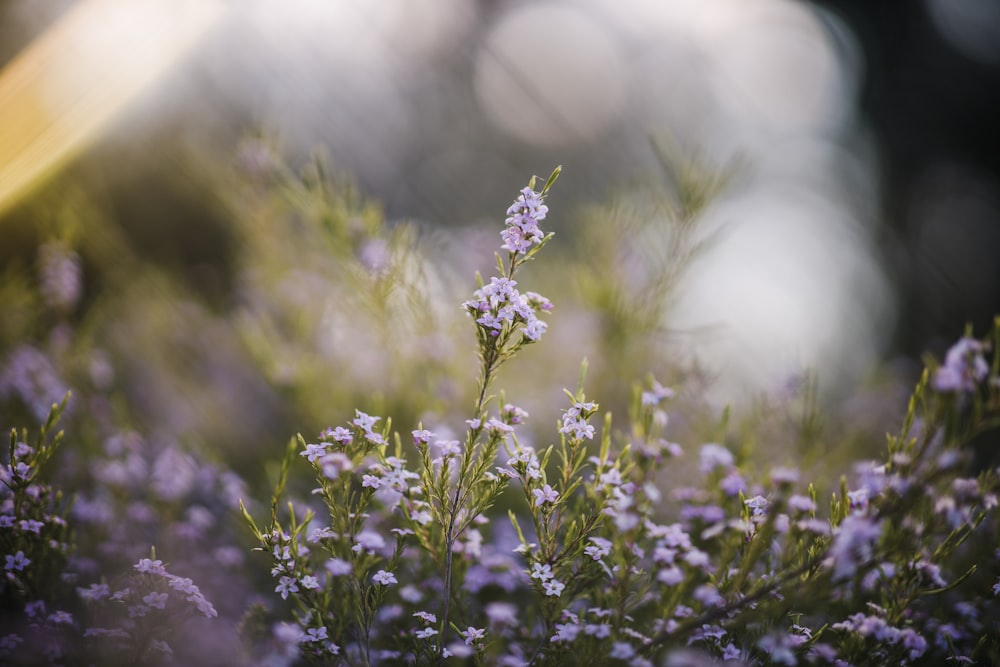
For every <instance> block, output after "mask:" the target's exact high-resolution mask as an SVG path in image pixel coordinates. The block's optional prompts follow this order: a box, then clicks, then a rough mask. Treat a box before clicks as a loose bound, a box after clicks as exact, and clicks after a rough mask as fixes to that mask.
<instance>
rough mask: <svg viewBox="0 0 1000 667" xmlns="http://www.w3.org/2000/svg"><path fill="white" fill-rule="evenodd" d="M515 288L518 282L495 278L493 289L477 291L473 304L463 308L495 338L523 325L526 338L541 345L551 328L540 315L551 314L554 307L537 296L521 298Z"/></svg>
mask: <svg viewBox="0 0 1000 667" xmlns="http://www.w3.org/2000/svg"><path fill="white" fill-rule="evenodd" d="M515 285H517V281H516V280H510V279H509V278H497V277H496V276H494V277H493V278H491V279H490V284H489V285H484V286H482V287H480V288H479V289H477V290H476V291H475V293H474V294H473V298H472V300H471V301H466V302H465V303H464V304H462V306H463V307H464V308H465V309H466V310H467V311H468V312H469V314H471V315H472V316H473V317H475V318H476V323H477V324H478V325H479V326H480V327H482V328H483V329H484V330H486V331H488V332H489V335H491V336H494V337H497V336H500V334H501V333H503V332H504V329H505V327H506V328H507V329H508V330H509V329H511V328H513V327H514V326H517V325H521V326H522V327H523V329H522V331H523V334H524V338H525V339H527V340H529V341H532V342H534V341H537V340H538V339H540V338H541V337H542V334H543V333H545V330H546V329H547V328H548V324H546V323H545V321H544V320H541V319H539V318H538V314H539V312H540V311H547V310H551V309H552V304H551V303H550V302H549V300H548V299H546V298H545V297H543V296H541V295H540V294H535V293H534V292H526V293H525V294H521V293H520V292H518V291H517V289H516V288H515Z"/></svg>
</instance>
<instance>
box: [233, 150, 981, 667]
mask: <svg viewBox="0 0 1000 667" xmlns="http://www.w3.org/2000/svg"><path fill="white" fill-rule="evenodd" d="M557 175H558V170H557V171H556V172H554V173H553V175H552V177H550V179H549V180H548V182H547V183H546V184H545V186H543V187H542V189H541V190H539V191H535V190H534V185H533V184H530V185H529V187H528V188H526V189H524V190H523V191H522V192H521V194H520V196H519V197H518V199H517V201H515V203H514V204H513V205H512V206H511V207H510V209H509V210H508V218H507V221H506V227H505V229H504V231H503V233H502V239H503V246H502V249H503V250H504V251H506V257H502V256H501V255H499V254H498V255H497V257H496V259H497V272H498V274H499V275H497V276H494V277H492V278H491V279H490V282H489V283H485V282H484V281H482V280H479V287H478V289H477V290H476V292H475V293H474V295H473V298H472V299H470V300H468V301H466V302H465V303H464V304H463V308H464V309H465V310H466V312H468V313H469V314H470V315H471V317H472V318H473V319H474V320H475V325H476V334H477V343H478V350H479V360H480V371H479V384H478V391H477V396H476V400H475V403H474V409H473V415H472V418H471V419H469V420H467V428H466V429H465V436H464V439H463V440H461V441H460V440H451V439H438V436H437V435H436V434H435V433H434V432H432V431H430V430H427V429H425V428H424V427H423V425H422V424H418V425H417V427H416V429H414V430H413V431H412V442H413V445H414V449H415V453H416V458H417V460H418V462H419V465H418V467H417V469H416V471H411V470H410V469H409V468H408V467H407V456H411V457H412V454H413V452H412V450H409V448H408V447H404V446H403V441H402V439H401V438H400V437H399V435H398V434H394V433H393V432H392V430H391V428H390V422H389V420H388V419H387V420H385V422H384V426H383V427H382V428H381V429H377V428H376V425H377V424H378V423H380V422H381V421H382V420H381V419H380V418H379V417H373V416H369V415H367V414H365V413H363V412H360V411H357V412H356V413H355V418H354V420H352V421H351V422H350V423H349V424H347V425H346V426H339V427H336V428H334V429H327V430H326V431H324V433H323V434H322V435H321V436H320V441H319V443H317V444H309V443H307V442H306V441H305V439H303V438H302V437H301V436H299V437H298V438H296V439H295V440H293V441H292V443H291V449H290V450H289V453H290V456H289V457H286V460H285V468H284V469H283V470H284V471H283V473H282V479H284V476H285V475H286V474H287V466H288V465H289V463H290V460H291V458H294V456H292V455H294V453H296V452H297V453H298V454H299V455H300V456H301V457H305V458H307V459H308V461H309V462H310V463H311V464H312V468H313V472H314V473H315V477H316V481H317V483H318V487H317V488H316V489H315V491H314V493H316V494H317V495H318V496H319V498H321V499H322V500H323V504H324V505H325V508H324V509H325V511H326V512H327V513H328V514H329V517H330V520H329V523H326V522H325V521H324V522H323V523H324V525H322V526H321V527H318V528H311V530H310V529H309V528H308V527H309V526H310V525H311V523H313V522H315V520H316V515H315V514H314V513H313V512H311V511H307V512H305V513H304V514H300V513H297V512H296V510H295V508H294V506H291V505H290V506H289V513H288V520H287V521H288V526H287V528H286V527H283V526H282V524H281V523H280V522H279V520H278V511H277V508H278V504H279V502H278V497H279V496H280V495H281V493H282V490H283V489H282V485H283V482H282V484H279V489H278V493H276V494H275V496H274V501H273V503H272V516H271V521H270V524H269V525H268V526H267V527H266V528H265V529H263V530H261V529H259V528H258V527H257V526H256V524H255V522H254V520H253V518H252V517H251V516H250V514H249V513H248V512H246V511H244V515H245V518H246V521H247V522H248V523H249V525H250V526H251V527H252V530H253V531H254V534H255V536H256V537H257V538H258V540H260V543H261V548H262V549H264V550H266V551H268V552H269V553H270V555H271V559H272V562H273V564H274V565H273V568H272V574H273V575H274V576H275V578H276V579H277V580H278V584H277V587H276V592H278V593H279V594H280V595H281V597H282V598H290V599H292V600H294V602H295V605H296V608H297V610H298V611H297V616H296V618H297V624H298V628H299V630H298V632H299V633H300V634H299V635H298V640H297V641H298V643H299V644H300V645H301V647H302V649H303V655H304V656H306V657H307V658H308V659H315V660H317V661H331V660H332V661H335V662H336V661H340V662H343V663H345V664H364V665H369V664H377V663H391V662H395V661H402V662H405V663H416V664H424V663H427V664H437V663H442V662H443V661H445V660H447V659H449V658H461V657H473V656H474V657H475V660H476V662H477V663H479V664H503V665H507V664H532V665H535V664H538V665H541V664H567V662H572V663H579V662H585V661H596V662H598V663H601V664H605V663H609V664H630V665H639V666H642V665H651V664H654V661H659V660H660V659H661V658H662V657H663V656H664V655H666V654H668V653H670V652H673V651H676V650H680V649H685V650H687V649H686V647H694V648H697V649H699V650H702V651H704V652H705V653H707V654H708V655H709V656H714V657H715V658H718V659H722V660H733V661H738V662H742V663H743V664H768V663H770V664H799V663H800V662H801V663H803V664H819V665H822V664H841V663H842V662H850V663H851V664H866V663H867V664H871V661H872V660H873V656H875V659H876V660H877V661H878V662H879V664H885V663H883V662H882V661H890V662H894V663H899V662H902V663H906V664H911V663H913V664H916V663H918V662H920V661H921V660H934V659H940V658H950V659H953V660H959V661H963V660H975V659H987V658H988V657H989V656H993V657H996V655H997V651H998V647H997V645H996V643H995V642H994V643H990V642H988V641H986V640H985V639H983V640H980V638H981V637H985V635H974V633H972V632H968V631H967V630H966V631H962V632H958V631H952V630H949V631H948V632H950V634H949V635H948V637H947V640H946V641H944V642H943V643H942V641H941V639H940V634H938V635H937V636H938V639H937V640H935V636H936V635H935V633H939V632H940V630H941V628H942V627H944V626H943V625H942V624H946V619H947V618H948V616H949V614H952V613H955V612H954V610H953V609H952V607H951V606H950V605H951V604H959V605H966V606H965V607H963V608H964V609H966V612H967V613H972V609H973V608H975V610H976V614H978V616H977V618H978V620H977V624H975V625H969V626H968V628H973V627H978V628H982V629H985V628H986V627H987V626H986V625H984V624H985V623H992V624H994V625H992V626H990V627H995V623H996V617H997V613H998V608H997V605H996V602H995V601H994V600H993V598H992V596H984V595H982V594H979V595H976V594H973V595H971V596H969V595H968V594H967V593H960V591H965V590H967V587H969V586H975V585H980V586H981V585H982V582H981V581H980V583H979V584H976V583H975V582H976V581H977V578H976V573H977V567H976V565H975V563H970V562H969V561H970V559H974V558H976V557H977V556H975V552H974V551H973V549H974V548H978V547H977V546H975V544H976V543H977V541H975V540H973V539H972V538H973V537H976V536H981V535H983V534H996V532H997V530H996V525H995V523H996V520H995V512H994V508H995V506H996V504H997V493H998V482H997V477H996V474H995V472H994V471H990V470H985V471H982V472H981V474H979V475H978V476H976V477H969V476H965V475H964V474H963V470H965V468H964V467H963V466H966V465H967V461H966V459H967V458H968V457H967V451H966V449H964V443H966V442H967V441H968V440H969V438H970V437H971V436H972V435H973V434H975V433H976V432H977V431H979V430H981V429H984V428H988V427H989V426H990V424H992V423H993V422H994V421H995V419H996V418H997V415H998V414H1000V385H998V383H997V375H998V369H997V361H996V357H994V359H993V362H992V365H990V364H989V363H988V362H987V361H986V356H985V355H986V354H987V353H988V352H989V351H990V350H992V349H996V346H997V344H998V341H997V340H996V336H997V333H996V331H995V332H994V333H993V339H992V340H991V341H979V340H975V339H972V338H971V337H966V338H963V339H962V341H960V342H959V343H958V344H957V345H956V347H955V348H953V350H952V351H951V352H949V354H948V356H947V357H946V359H945V362H944V364H943V365H941V366H936V365H934V364H932V366H931V370H929V371H927V372H925V374H924V376H923V379H922V380H921V382H920V383H919V384H918V385H917V388H916V390H915V393H914V395H913V398H912V399H911V401H910V404H909V410H908V412H907V415H906V417H905V420H904V423H903V429H902V431H901V432H900V433H899V434H898V435H896V436H892V437H890V438H889V439H888V446H887V451H886V456H885V458H884V460H882V461H876V462H870V463H866V464H863V465H861V466H859V467H858V469H857V471H856V474H855V475H854V476H853V477H852V478H851V479H850V480H849V479H848V477H846V476H845V477H844V478H843V479H842V480H841V484H840V489H839V491H837V492H834V493H833V494H832V496H831V497H830V500H829V503H828V509H827V510H826V511H824V507H823V503H821V502H820V498H819V494H818V492H817V487H816V486H815V485H813V484H808V485H806V487H805V488H802V487H801V486H800V484H799V477H800V474H801V473H800V471H798V470H796V469H792V468H782V467H776V468H773V469H772V470H771V471H770V472H769V474H767V475H766V476H764V477H763V478H761V479H754V478H753V477H752V476H750V475H749V474H748V473H747V471H746V470H745V469H744V468H743V467H741V466H740V465H739V464H738V462H737V461H736V457H735V456H734V454H733V453H732V451H731V450H730V449H729V448H728V447H726V446H724V445H721V444H716V443H709V444H705V445H703V446H702V447H701V448H700V452H699V460H700V469H701V473H702V475H703V476H704V481H705V484H704V485H703V486H690V487H679V488H674V489H673V490H672V492H671V496H672V498H673V499H675V500H676V501H678V503H679V507H678V508H675V509H674V510H666V511H664V507H663V506H662V499H663V491H662V490H661V485H660V478H659V474H660V472H661V471H662V469H663V467H664V463H665V461H667V460H670V459H674V458H677V457H681V456H682V454H683V450H682V448H681V447H680V446H679V445H677V444H676V443H672V442H670V441H668V440H666V439H665V438H664V428H665V426H666V424H667V414H666V412H665V407H664V406H665V405H666V403H667V402H668V401H669V400H670V399H672V398H674V392H673V390H672V389H670V388H667V387H664V386H663V385H661V384H659V383H658V382H656V381H655V380H650V381H649V382H648V383H647V385H646V387H645V388H644V389H639V390H637V391H636V392H635V394H634V396H633V405H632V407H631V409H630V423H631V428H630V431H629V433H628V436H627V437H626V438H624V439H623V437H622V436H620V435H615V433H614V431H613V429H612V426H611V416H610V414H608V415H605V417H604V419H603V425H602V428H601V429H600V430H598V428H597V427H596V426H595V425H593V424H591V420H592V418H593V417H595V415H597V413H598V409H599V408H598V405H597V404H596V403H595V402H593V401H590V400H588V399H587V397H586V395H585V394H584V390H583V384H584V376H585V372H586V362H584V365H583V368H582V369H581V377H580V382H579V384H578V387H577V390H576V392H575V393H570V392H567V397H568V399H569V407H567V408H566V409H565V410H564V411H563V414H562V417H561V419H560V423H559V429H558V436H559V438H558V443H559V444H558V445H550V446H548V447H545V448H544V449H541V450H536V449H535V448H534V447H532V446H530V445H528V444H525V443H523V442H522V441H521V440H520V439H519V437H518V433H517V428H516V427H517V426H518V425H519V424H521V423H522V422H523V420H524V419H525V418H526V417H527V412H526V411H524V410H522V409H521V408H519V407H516V406H513V405H511V404H507V403H506V402H505V399H504V397H503V395H502V394H501V396H500V397H499V400H498V410H497V413H496V414H494V415H492V416H491V411H490V410H489V404H490V402H491V401H492V397H491V395H490V394H489V389H490V386H491V383H492V381H493V379H494V378H495V375H496V371H497V369H498V368H499V367H500V366H501V365H502V364H503V363H505V362H506V361H508V360H510V359H512V358H513V357H514V356H515V355H516V354H517V353H518V352H519V351H520V350H521V349H522V348H523V347H525V346H526V345H529V344H531V343H533V342H535V341H537V340H538V339H539V338H540V337H541V335H542V334H543V333H544V332H545V330H546V324H545V322H544V321H543V320H541V319H540V318H539V315H541V314H542V313H544V312H545V311H546V310H548V309H549V308H550V307H551V305H550V304H549V302H548V300H546V299H544V297H541V296H539V295H537V294H534V293H531V292H524V293H522V292H520V291H519V290H518V289H517V282H516V281H515V279H514V278H515V274H516V273H517V270H518V269H519V267H520V266H521V265H522V264H523V263H524V262H526V261H528V260H530V259H532V258H534V257H535V255H536V254H537V253H538V251H539V250H540V249H541V248H542V247H543V246H544V245H545V244H546V243H547V242H548V241H549V239H550V238H551V237H552V234H551V233H550V234H544V233H543V232H542V231H541V230H540V229H539V227H538V222H539V221H541V220H543V219H544V218H545V216H546V214H547V212H548V208H547V206H546V205H545V204H544V196H545V194H546V193H547V192H548V189H549V187H550V186H551V185H552V183H553V182H554V180H555V178H556V176H557ZM998 329H1000V327H998ZM512 483H513V485H512ZM512 486H513V487H517V488H519V489H520V491H519V492H518V493H515V496H519V497H520V506H519V507H520V509H518V506H517V505H511V502H512V501H513V499H514V496H511V495H510V494H508V493H506V491H507V489H508V488H511V487H512ZM501 502H502V503H504V504H506V505H508V507H507V515H508V517H509V519H510V522H511V526H512V527H513V529H514V533H515V537H516V542H515V546H514V548H513V552H514V553H516V554H517V555H518V557H519V558H518V559H517V560H512V559H511V556H510V555H509V553H508V554H504V553H503V552H502V551H497V546H498V545H499V542H497V543H495V544H494V543H490V542H488V541H487V539H488V538H487V536H486V535H484V534H483V533H484V530H485V527H486V525H487V523H488V519H486V517H487V515H488V514H489V513H490V510H491V508H493V507H494V506H495V505H497V504H498V503H501ZM671 513H672V514H673V516H672V517H671ZM667 517H670V518H667ZM991 518H992V519H991ZM988 520H991V521H990V523H989V527H988V528H987V523H986V522H987V521H988ZM307 531H308V532H307ZM493 532H494V536H493V539H494V540H497V539H498V536H499V535H500V534H501V533H502V531H501V530H500V529H499V528H498V527H497V528H495V530H494V531H493ZM389 535H392V537H388V536H389ZM508 548H509V547H508ZM314 551H315V554H314ZM991 556H992V554H991ZM993 569H994V570H996V566H995V565H994V566H993ZM487 592H489V593H488V594H487ZM428 594H430V595H432V596H435V597H437V599H438V600H439V603H438V604H437V605H436V606H434V605H431V606H428V604H427V602H428V601H429V600H428V598H427V595H428ZM956 595H964V596H965V597H964V598H963V597H955V598H954V599H956V600H961V601H960V602H956V603H950V602H946V601H947V600H950V599H953V598H952V596H956ZM432 599H433V598H432ZM931 601H932V602H931ZM970 604H971V605H972V607H969V606H968V605H970ZM988 618H989V619H993V620H989V621H987V620H986V619H988ZM407 619H415V621H410V622H408V620H407ZM935 642H936V643H935ZM974 656H975V657H974Z"/></svg>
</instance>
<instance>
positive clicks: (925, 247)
mask: <svg viewBox="0 0 1000 667" xmlns="http://www.w3.org/2000/svg"><path fill="white" fill-rule="evenodd" d="M816 4H817V6H819V7H823V8H824V9H825V10H827V11H830V12H833V13H835V14H836V15H838V16H840V17H841V18H843V19H844V20H845V21H846V22H847V23H848V24H849V25H850V27H851V28H852V29H853V31H854V32H855V34H856V35H857V37H858V39H859V40H860V42H861V44H862V47H863V50H864V56H865V59H866V68H865V77H864V82H863V89H862V94H861V97H860V107H861V109H860V111H861V114H862V115H863V117H864V118H865V119H866V120H867V121H868V122H870V123H871V125H872V127H873V129H874V131H875V133H876V135H877V141H878V147H879V149H880V151H881V162H882V173H881V177H882V188H881V191H882V212H883V220H884V223H885V225H886V242H887V248H888V249H889V253H888V256H889V257H890V258H891V262H890V269H891V271H892V274H893V276H894V278H895V280H896V282H897V285H898V293H899V298H900V321H899V328H898V331H897V334H896V336H895V339H896V341H897V345H898V349H899V350H900V351H901V352H902V353H904V354H906V355H908V356H913V357H919V356H920V355H921V354H922V353H924V352H926V351H927V350H928V348H929V347H932V348H934V351H935V352H937V353H940V352H941V350H942V349H943V348H944V346H945V345H947V344H948V341H949V340H951V339H953V338H955V337H956V336H958V335H959V334H960V333H961V331H962V327H963V326H964V324H965V323H972V324H973V325H974V327H975V330H976V331H977V332H982V331H985V330H987V329H988V328H989V327H990V325H991V324H992V321H993V317H994V316H995V315H996V314H998V313H1000V273H998V269H997V267H998V266H1000V50H998V49H997V48H994V50H993V51H992V58H993V59H992V61H987V58H989V57H990V54H989V53H985V54H982V53H981V54H975V53H972V54H970V53H968V52H967V50H966V51H965V52H963V50H962V49H961V48H960V46H958V45H956V44H955V43H954V42H953V41H949V40H948V39H947V38H946V37H945V35H943V34H942V32H941V30H940V28H939V26H938V25H936V24H935V21H934V17H933V15H932V13H931V12H932V8H931V4H932V3H924V2H913V3H893V2H866V1H864V0H856V1H840V2H817V3H816ZM938 4H944V3H938ZM950 4H951V5H952V6H953V10H954V11H956V12H959V13H961V12H967V13H969V14H970V15H971V16H972V17H973V18H971V19H970V20H971V21H972V22H973V23H974V22H975V18H974V17H975V13H976V12H977V11H978V12H983V14H984V15H983V17H982V23H981V24H980V28H981V29H982V30H985V31H987V32H990V31H992V34H993V38H992V41H993V43H994V44H1000V32H998V30H1000V21H998V20H997V17H998V16H1000V5H998V4H997V3H990V2H975V1H971V2H970V1H967V0H958V1H956V2H954V3H950ZM987 39H989V38H988V37H987ZM976 55H979V56H980V57H978V58H977V57H974V56H976ZM982 56H986V57H985V58H984V57H982Z"/></svg>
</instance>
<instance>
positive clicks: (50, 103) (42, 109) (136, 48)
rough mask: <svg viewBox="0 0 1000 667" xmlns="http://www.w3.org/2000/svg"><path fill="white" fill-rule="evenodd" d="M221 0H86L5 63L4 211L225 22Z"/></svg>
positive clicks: (1, 118) (0, 96) (0, 120)
mask: <svg viewBox="0 0 1000 667" xmlns="http://www.w3.org/2000/svg"><path fill="white" fill-rule="evenodd" d="M226 9H227V5H225V4H223V3H222V2H221V1H217V0H83V1H82V2H80V3H79V4H77V5H76V6H74V7H73V8H72V9H70V10H69V11H67V12H66V14H65V15H63V16H62V17H61V18H60V19H59V20H58V21H57V22H56V23H55V24H54V25H53V26H52V27H51V28H49V29H48V30H47V31H46V32H45V33H44V34H42V35H41V36H40V37H39V38H38V39H36V40H34V41H33V42H32V43H31V44H29V45H28V47H27V48H26V49H25V50H24V51H22V52H21V53H20V54H19V55H18V56H17V57H16V58H15V59H14V60H12V61H11V62H10V63H9V64H8V65H7V66H6V67H5V68H4V69H3V70H2V71H0V213H3V211H4V210H6V209H7V208H9V207H10V206H11V205H13V204H14V203H16V202H17V201H18V199H19V198H21V197H23V196H24V195H25V194H27V193H28V192H29V191H30V190H31V189H32V188H33V187H35V186H37V185H39V184H40V183H42V182H43V181H44V180H45V179H46V178H47V177H49V176H51V175H52V174H54V173H55V172H56V171H57V170H58V169H59V168H60V167H62V166H63V165H65V164H66V163H67V162H69V161H70V160H71V159H72V158H73V157H75V156H76V155H78V154H79V153H80V151H82V150H83V149H84V148H85V147H86V146H87V145H88V144H89V143H90V142H92V141H93V140H94V139H95V138H97V137H98V136H99V135H100V133H101V132H102V131H103V130H105V129H106V128H107V127H108V124H109V123H110V121H111V120H112V119H114V118H115V116H116V115H117V114H118V113H119V112H121V111H122V110H123V109H125V108H126V107H127V105H128V104H129V102H130V101H132V100H133V99H135V98H136V97H137V96H138V95H139V94H140V93H142V92H143V91H144V90H146V89H148V88H149V87H150V85H152V84H153V83H154V82H156V81H157V80H158V79H159V78H160V77H161V75H163V74H164V73H165V72H167V71H168V70H169V69H170V68H171V67H172V66H173V65H174V64H175V63H177V62H178V61H179V60H180V59H181V58H182V57H183V56H184V55H185V54H186V53H187V52H189V51H190V50H191V48H192V47H193V46H194V45H195V44H197V43H198V41H199V40H200V39H201V38H202V37H203V36H204V35H205V34H206V33H207V32H208V29H209V28H211V27H212V26H213V25H215V24H216V23H217V21H218V20H219V19H220V18H221V17H222V15H223V13H224V12H225V11H226Z"/></svg>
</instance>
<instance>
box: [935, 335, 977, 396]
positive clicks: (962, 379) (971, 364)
mask: <svg viewBox="0 0 1000 667" xmlns="http://www.w3.org/2000/svg"><path fill="white" fill-rule="evenodd" d="M985 350H986V346H985V345H984V344H983V343H981V342H980V341H978V340H975V339H973V338H969V337H968V336H966V337H963V338H960V339H959V341H958V342H957V343H955V344H954V345H952V346H951V349H949V350H948V353H947V354H946V355H945V358H944V364H942V365H941V366H940V367H939V368H938V369H937V371H936V372H935V373H934V388H935V389H937V390H938V391H954V392H972V391H974V390H975V388H976V383H977V382H981V381H982V380H983V379H984V378H985V377H986V376H987V375H988V374H989V372H990V368H989V365H988V364H987V363H986V359H985V358H983V352H984V351H985Z"/></svg>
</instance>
